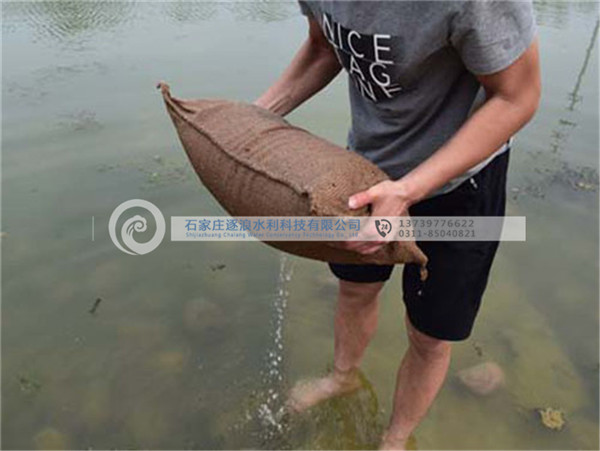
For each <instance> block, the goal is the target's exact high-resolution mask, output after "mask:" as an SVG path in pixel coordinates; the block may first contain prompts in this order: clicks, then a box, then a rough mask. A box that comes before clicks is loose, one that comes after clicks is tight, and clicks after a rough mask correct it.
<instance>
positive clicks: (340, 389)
mask: <svg viewBox="0 0 600 451" xmlns="http://www.w3.org/2000/svg"><path fill="white" fill-rule="evenodd" d="M361 386H362V382H361V379H360V376H359V374H358V370H350V371H346V372H342V371H335V372H333V373H331V374H328V375H327V376H325V377H321V378H316V379H308V380H304V381H300V382H298V383H296V385H295V386H294V387H293V388H292V390H291V391H290V395H289V398H288V400H287V403H286V407H287V410H289V411H291V412H297V413H300V412H304V411H305V410H307V409H309V408H311V407H313V406H315V405H317V404H319V403H320V402H322V401H325V400H327V399H331V398H335V397H337V396H341V395H345V394H348V393H351V392H353V391H356V390H358V389H359V388H360V387H361Z"/></svg>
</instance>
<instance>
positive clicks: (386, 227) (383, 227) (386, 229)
mask: <svg viewBox="0 0 600 451" xmlns="http://www.w3.org/2000/svg"><path fill="white" fill-rule="evenodd" d="M375 228H376V229H377V233H379V235H381V238H385V237H386V235H387V234H388V233H390V232H391V231H392V223H391V222H390V221H388V220H387V219H381V220H379V219H376V220H375Z"/></svg>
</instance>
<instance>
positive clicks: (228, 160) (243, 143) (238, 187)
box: [159, 82, 427, 277]
mask: <svg viewBox="0 0 600 451" xmlns="http://www.w3.org/2000/svg"><path fill="white" fill-rule="evenodd" d="M159 88H160V89H161V92H162V95H163V98H164V101H165V104H166V106H167V110H168V112H169V114H170V116H171V119H172V120H173V123H174V124H175V128H176V129H177V133H178V134H179V138H180V139H181V143H182V144H183V147H184V149H185V151H186V152H187V155H188V157H189V159H190V161H191V163H192V165H193V166H194V169H195V170H196V172H197V173H198V175H199V177H200V179H201V180H202V182H203V183H204V185H206V187H207V188H208V189H209V191H210V192H211V193H212V194H213V195H214V196H215V198H216V199H217V200H218V201H219V203H220V204H221V205H222V206H223V207H224V208H225V210H227V212H229V214H231V215H232V216H368V215H369V213H368V210H367V208H363V209H360V210H350V209H349V208H348V198H349V197H350V196H351V195H352V194H355V193H357V192H359V191H363V190H366V189H368V188H370V187H371V186H373V185H375V184H377V183H379V182H381V181H383V180H387V176H386V174H385V173H384V172H383V171H381V170H380V169H379V168H378V167H377V166H375V165H374V164H372V163H371V162H370V161H368V160H367V159H365V158H363V157H361V156H360V155H358V154H356V153H354V152H349V151H347V150H344V149H342V148H341V147H339V146H336V145H334V144H332V143H330V142H328V141H326V140H324V139H321V138H318V137H316V136H314V135H312V134H311V133H309V132H307V131H306V130H303V129H301V128H298V127H295V126H293V125H290V124H289V123H288V122H287V121H286V120H284V119H283V118H282V117H280V116H278V115H276V114H273V113H271V112H269V111H267V110H265V109H263V108H260V107H257V106H255V105H250V104H245V103H241V102H230V101H226V100H183V99H177V98H174V97H171V94H170V92H169V86H168V85H167V84H165V83H162V82H161V83H159ZM267 244H269V245H271V246H274V247H276V248H277V249H280V250H283V251H286V252H289V253H291V254H295V255H300V256H302V257H308V258H312V259H316V260H322V261H327V262H335V263H375V264H395V263H419V264H420V265H421V267H422V269H423V271H422V275H423V277H425V265H426V263H427V257H426V256H425V254H424V253H423V252H422V251H421V250H420V249H419V248H418V247H417V245H416V244H415V243H414V242H409V241H392V242H389V243H387V244H386V245H384V246H383V248H382V249H380V250H379V251H378V252H377V253H374V254H372V255H362V254H359V253H357V252H354V251H349V250H345V249H340V248H339V247H335V245H334V244H333V243H327V242H325V241H302V242H300V241H277V242H275V241H269V242H267ZM338 245H339V243H338Z"/></svg>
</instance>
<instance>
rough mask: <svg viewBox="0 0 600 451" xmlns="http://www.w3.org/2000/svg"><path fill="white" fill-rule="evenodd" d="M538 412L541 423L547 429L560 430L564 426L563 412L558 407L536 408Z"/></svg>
mask: <svg viewBox="0 0 600 451" xmlns="http://www.w3.org/2000/svg"><path fill="white" fill-rule="evenodd" d="M538 413H539V415H540V420H541V422H542V424H543V425H544V426H546V427H547V428H548V429H553V430H555V431H560V430H561V429H562V428H563V427H564V426H565V414H564V412H563V411H562V410H560V409H553V408H552V407H546V408H544V409H538Z"/></svg>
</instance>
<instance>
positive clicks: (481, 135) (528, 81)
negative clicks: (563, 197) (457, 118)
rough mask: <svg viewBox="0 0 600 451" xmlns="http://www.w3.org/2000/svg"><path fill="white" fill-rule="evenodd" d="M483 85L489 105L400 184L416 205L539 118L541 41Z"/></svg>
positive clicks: (481, 78)
mask: <svg viewBox="0 0 600 451" xmlns="http://www.w3.org/2000/svg"><path fill="white" fill-rule="evenodd" d="M479 80H480V82H481V83H482V85H483V86H484V88H485V89H486V91H487V92H488V99H487V100H486V102H485V103H484V104H483V105H482V106H481V108H479V110H477V111H476V112H475V114H473V116H471V117H470V118H469V119H468V120H467V122H465V124H464V125H463V126H462V127H461V128H460V129H459V130H458V132H457V133H456V134H455V135H454V136H453V137H452V138H451V139H450V140H449V141H448V142H447V143H446V144H445V145H444V146H442V147H441V148H440V149H439V150H438V151H437V152H435V153H434V154H433V155H432V156H431V157H430V158H428V159H427V160H426V161H424V162H423V163H421V164H420V165H419V166H417V167H416V168H415V169H414V170H413V171H411V172H410V173H409V174H407V175H406V176H405V177H403V178H402V179H400V180H398V182H397V187H398V189H399V190H400V191H403V194H404V195H405V196H406V197H407V198H408V200H409V202H410V203H414V202H418V201H419V200H421V199H423V198H425V197H427V196H428V195H429V194H431V193H432V192H434V191H435V190H437V189H438V188H440V187H442V186H443V185H445V184H446V183H448V182H449V181H450V180H452V179H453V178H455V177H458V176H459V175H461V174H464V173H465V172H466V171H468V170H469V169H470V168H472V167H473V166H475V165H477V164H478V163H480V162H482V161H483V160H485V159H486V158H487V157H489V156H490V155H492V154H493V153H494V152H495V151H496V150H497V149H498V148H500V147H501V146H502V145H503V144H504V143H505V142H506V141H507V140H508V139H509V138H510V137H511V136H513V135H514V134H515V133H516V132H517V131H519V130H520V129H521V128H522V127H523V126H524V125H525V124H526V123H527V122H529V120H530V119H531V118H532V117H533V115H534V114H535V111H536V110H537V107H538V103H539V100H540V93H541V82H540V74H539V56H538V45H537V41H534V42H533V43H532V44H531V45H530V47H529V48H528V49H527V51H526V52H525V53H524V54H523V55H522V56H521V57H520V58H519V60H518V61H516V62H515V63H513V64H512V65H511V66H510V68H508V69H506V70H505V71H503V72H499V73H497V74H491V75H485V76H480V77H479Z"/></svg>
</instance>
